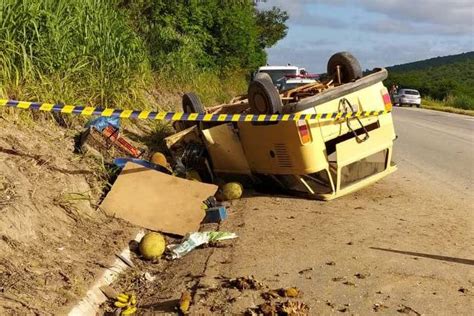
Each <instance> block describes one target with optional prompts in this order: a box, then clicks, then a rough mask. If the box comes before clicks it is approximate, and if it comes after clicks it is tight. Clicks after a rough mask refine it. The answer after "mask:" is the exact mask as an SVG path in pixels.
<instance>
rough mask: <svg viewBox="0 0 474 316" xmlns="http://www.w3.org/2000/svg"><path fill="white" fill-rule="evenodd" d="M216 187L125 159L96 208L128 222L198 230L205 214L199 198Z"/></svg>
mask: <svg viewBox="0 0 474 316" xmlns="http://www.w3.org/2000/svg"><path fill="white" fill-rule="evenodd" d="M216 190H217V186H215V185H212V184H205V183H201V182H196V181H189V180H186V179H181V178H177V177H174V176H171V175H167V174H165V173H163V172H158V171H156V170H152V169H148V168H145V167H143V166H140V165H138V164H135V163H133V162H129V163H127V164H126V165H125V167H124V168H123V170H122V172H121V173H120V175H119V176H118V178H117V180H116V181H115V183H114V185H113V186H112V189H111V190H110V192H109V193H108V194H107V196H106V197H105V199H104V201H103V202H102V204H101V205H100V208H101V209H103V210H104V211H105V212H106V213H107V214H109V215H112V216H116V217H120V218H122V219H124V220H127V221H129V222H131V223H132V224H135V225H139V226H142V227H145V228H148V229H150V230H154V231H161V232H164V233H170V234H175V235H180V236H184V235H186V234H187V233H190V232H193V231H198V230H199V227H200V224H201V222H202V220H203V218H204V215H205V211H204V210H203V209H202V208H201V205H202V201H204V200H205V199H206V198H207V197H208V196H211V195H214V193H215V192H216Z"/></svg>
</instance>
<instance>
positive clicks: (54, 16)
mask: <svg viewBox="0 0 474 316" xmlns="http://www.w3.org/2000/svg"><path fill="white" fill-rule="evenodd" d="M0 47H2V49H1V50H0V83H1V91H0V92H1V93H2V94H3V95H6V96H10V97H13V98H20V97H21V98H23V99H39V98H46V99H48V100H51V101H70V100H76V101H79V102H85V103H100V104H103V105H108V104H110V103H111V102H113V101H118V100H129V101H130V100H137V99H139V98H140V97H141V96H140V93H139V92H140V91H141V89H142V88H143V87H144V86H145V85H146V83H147V80H149V77H150V69H149V66H148V61H147V56H146V54H145V53H144V49H143V43H142V41H141V39H140V38H139V37H138V36H137V35H136V34H135V33H134V31H133V30H132V29H131V28H130V27H129V26H128V24H127V20H126V16H124V15H123V13H121V12H120V11H118V10H114V9H113V6H111V5H110V4H109V1H107V0H41V1H29V0H2V1H0Z"/></svg>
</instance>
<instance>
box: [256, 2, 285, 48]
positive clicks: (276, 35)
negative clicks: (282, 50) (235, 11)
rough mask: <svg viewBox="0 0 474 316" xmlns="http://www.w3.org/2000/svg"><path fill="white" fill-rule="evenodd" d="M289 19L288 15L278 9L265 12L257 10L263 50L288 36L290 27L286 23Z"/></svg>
mask: <svg viewBox="0 0 474 316" xmlns="http://www.w3.org/2000/svg"><path fill="white" fill-rule="evenodd" d="M288 18H289V16H288V13H287V12H286V11H282V10H280V8H277V7H273V8H272V9H270V10H265V11H258V10H257V12H256V22H257V30H258V40H259V44H260V46H261V47H262V48H269V47H271V46H273V45H275V44H276V43H277V42H278V41H279V40H281V39H282V38H284V37H285V36H286V34H287V33H288V26H287V25H286V24H285V23H286V21H287V20H288Z"/></svg>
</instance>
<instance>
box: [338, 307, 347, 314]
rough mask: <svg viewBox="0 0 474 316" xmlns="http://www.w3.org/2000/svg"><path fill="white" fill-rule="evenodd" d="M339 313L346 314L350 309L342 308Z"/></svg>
mask: <svg viewBox="0 0 474 316" xmlns="http://www.w3.org/2000/svg"><path fill="white" fill-rule="evenodd" d="M337 311H338V312H341V313H345V312H347V311H349V308H347V307H342V308H339V309H338V310H337Z"/></svg>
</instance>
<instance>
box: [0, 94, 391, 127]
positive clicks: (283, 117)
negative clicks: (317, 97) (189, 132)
mask: <svg viewBox="0 0 474 316" xmlns="http://www.w3.org/2000/svg"><path fill="white" fill-rule="evenodd" d="M0 106H7V107H12V108H17V109H25V110H39V111H45V112H58V113H64V114H75V115H83V116H105V117H119V118H134V119H142V120H159V121H198V122H276V121H299V120H327V119H332V120H338V119H345V118H354V117H369V116H379V115H382V114H387V113H390V111H389V110H383V111H359V112H333V113H317V114H303V113H294V114H260V115H258V114H256V115H255V114H199V113H183V112H155V111H147V110H143V111H136V110H120V109H110V108H105V109H104V108H96V107H90V106H76V105H63V104H51V103H43V102H25V101H16V100H6V99H0Z"/></svg>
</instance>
